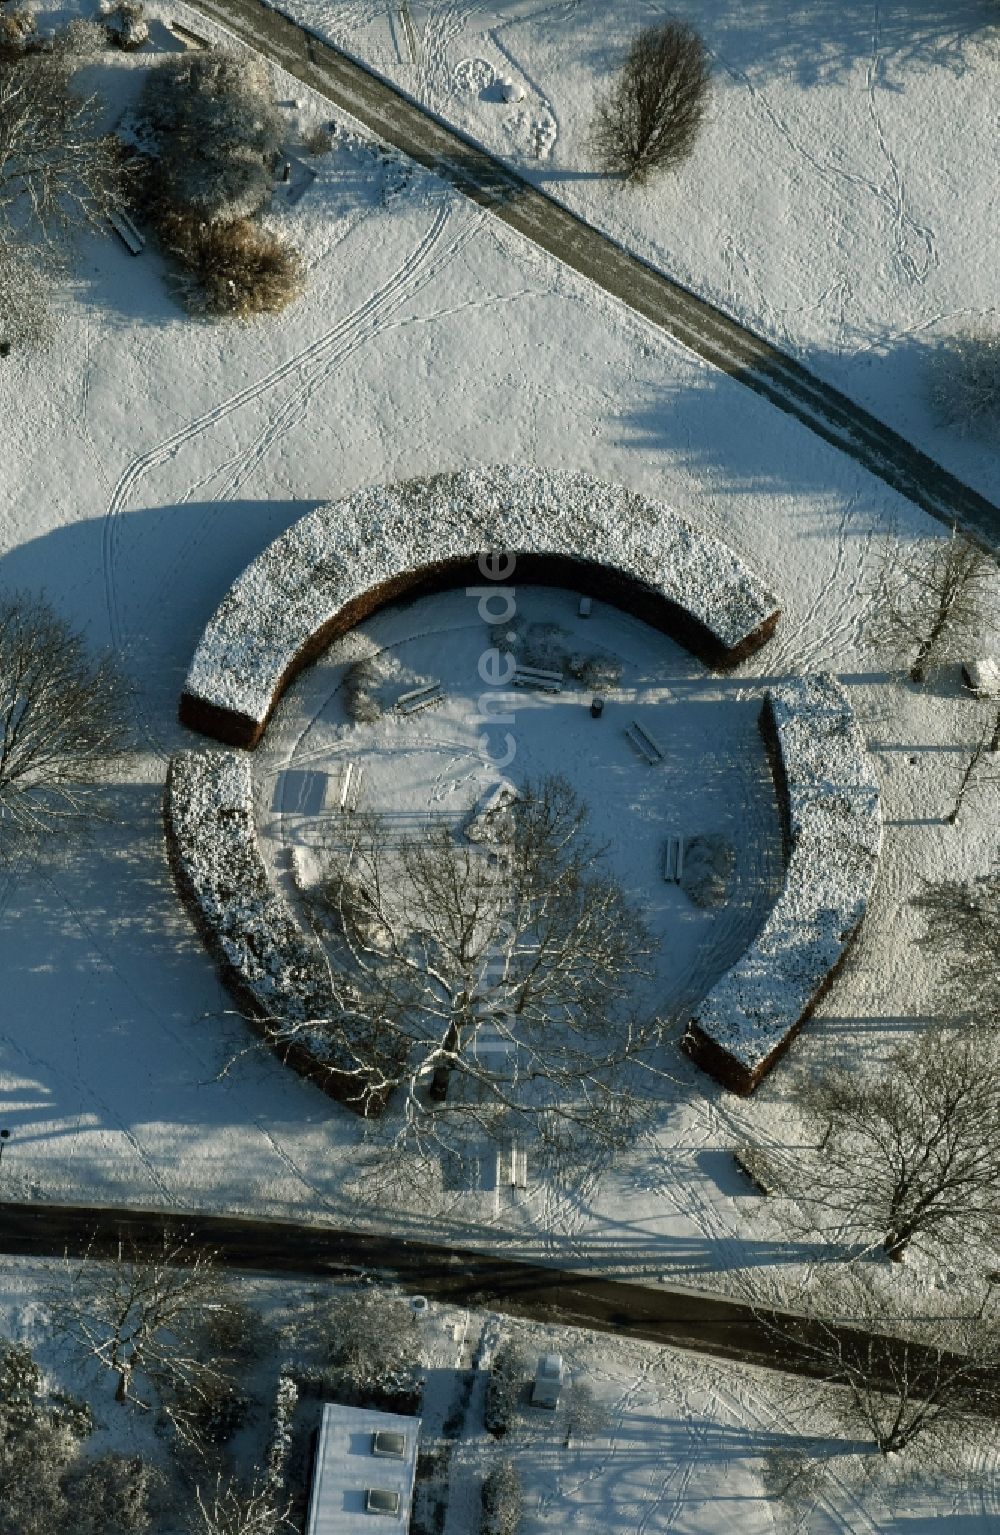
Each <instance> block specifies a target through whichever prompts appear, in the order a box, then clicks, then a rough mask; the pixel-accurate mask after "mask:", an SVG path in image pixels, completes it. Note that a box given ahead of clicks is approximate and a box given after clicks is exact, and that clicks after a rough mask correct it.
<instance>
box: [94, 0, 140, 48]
mask: <svg viewBox="0 0 1000 1535" xmlns="http://www.w3.org/2000/svg"><path fill="white" fill-rule="evenodd" d="M103 14H104V15H106V17H107V30H108V36H109V37H110V38H111V39H112V41H113V42H114V43H115V44H116V45H117V46H118V47H119V48H124V49H125V50H126V51H127V52H128V51H131V50H132V49H133V48H141V47H142V45H143V43H145V42H147V41H148V39H149V23H148V22H147V20H146V10H145V6H143V5H142V3H141V0H118V4H117V5H112V6H111V7H110V9H109V10H107V11H105V12H104V13H103Z"/></svg>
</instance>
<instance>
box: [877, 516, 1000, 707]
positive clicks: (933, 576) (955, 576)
mask: <svg viewBox="0 0 1000 1535" xmlns="http://www.w3.org/2000/svg"><path fill="white" fill-rule="evenodd" d="M997 573H998V572H997V563H996V560H995V559H994V558H993V557H992V556H991V555H990V554H987V553H986V552H985V550H983V549H980V548H979V547H978V545H976V544H974V543H972V542H971V541H970V540H969V539H967V538H963V537H962V535H961V534H960V533H959V532H958V531H957V529H953V530H952V534H951V537H950V538H948V539H934V540H933V541H930V542H925V543H919V544H916V545H914V546H913V548H911V549H907V548H904V547H903V546H901V545H900V544H899V543H898V542H896V541H895V540H892V541H890V542H889V543H888V544H887V545H886V546H885V548H884V550H883V558H882V571H881V578H880V587H879V593H878V596H879V601H880V603H881V604H882V607H881V609H880V611H879V612H878V613H877V614H876V616H875V617H874V618H873V619H872V621H871V623H870V625H869V633H870V635H871V638H872V639H873V640H874V641H875V643H876V644H878V645H881V646H883V647H884V648H885V649H886V650H887V651H888V652H889V653H890V654H891V655H894V656H898V657H900V658H901V659H908V660H909V662H910V678H911V680H912V681H913V682H924V681H926V679H927V675H928V673H929V672H931V671H933V670H935V669H936V668H938V667H940V666H943V665H945V664H946V663H947V662H949V661H955V660H959V659H961V658H962V657H964V656H967V655H970V654H977V653H978V652H979V649H980V646H981V644H982V639H983V632H984V629H985V626H986V615H987V611H988V599H989V596H990V592H991V589H993V588H995V585H996V581H997Z"/></svg>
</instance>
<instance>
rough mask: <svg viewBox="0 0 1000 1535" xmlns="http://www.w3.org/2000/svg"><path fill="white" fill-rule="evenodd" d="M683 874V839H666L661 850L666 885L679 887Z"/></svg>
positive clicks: (671, 837)
mask: <svg viewBox="0 0 1000 1535" xmlns="http://www.w3.org/2000/svg"><path fill="white" fill-rule="evenodd" d="M683 873H684V838H683V837H673V836H670V837H668V838H667V840H666V842H665V844H664V848H663V878H664V879H665V880H666V881H667V883H668V884H672V885H679V884H680V882H681V875H682V874H683Z"/></svg>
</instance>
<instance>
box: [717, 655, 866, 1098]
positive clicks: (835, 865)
mask: <svg viewBox="0 0 1000 1535" xmlns="http://www.w3.org/2000/svg"><path fill="white" fill-rule="evenodd" d="M764 708H765V709H770V711H771V717H772V719H773V722H774V727H775V731H776V734H777V741H778V749H779V751H780V755H781V763H782V768H783V775H784V780H785V785H786V788H787V810H788V824H789V837H790V856H789V862H788V868H787V871H786V874H785V884H784V888H783V890H782V892H781V895H780V897H779V898H778V901H777V903H776V904H775V906H774V908H773V910H772V912H771V914H770V916H769V917H768V919H767V922H766V923H765V924H764V927H763V929H762V930H761V932H760V934H759V936H758V937H757V939H756V941H755V942H754V943H753V944H752V945H751V947H750V948H749V949H748V950H747V952H746V954H744V955H743V957H742V958H741V959H740V960H739V961H738V962H737V963H736V964H735V965H734V966H733V967H732V969H731V970H729V971H728V972H727V973H726V974H725V975H724V976H723V977H722V979H721V980H720V981H719V982H718V984H717V985H716V986H714V987H713V988H712V990H711V991H710V992H709V994H708V996H707V997H706V998H705V1001H704V1002H703V1003H702V1005H701V1007H700V1008H699V1010H698V1015H697V1020H696V1021H697V1024H698V1026H699V1028H700V1029H701V1031H702V1033H703V1034H706V1035H708V1036H709V1037H710V1038H711V1039H713V1040H715V1041H716V1043H717V1044H719V1045H720V1046H721V1047H722V1048H723V1049H724V1050H726V1051H727V1052H728V1054H729V1055H731V1056H733V1057H734V1058H735V1059H736V1060H738V1061H739V1062H740V1063H741V1064H742V1065H744V1066H745V1067H746V1068H747V1069H748V1070H750V1071H753V1070H754V1069H755V1068H756V1067H757V1066H759V1065H760V1063H761V1062H762V1061H763V1060H765V1059H766V1058H767V1057H768V1056H769V1055H770V1054H771V1052H772V1050H774V1049H775V1048H776V1046H777V1045H779V1044H780V1043H781V1041H782V1040H783V1039H784V1037H785V1035H786V1034H787V1033H788V1031H789V1029H791V1028H792V1027H793V1026H794V1025H795V1024H796V1023H798V1022H799V1020H800V1019H801V1017H802V1016H803V1014H804V1013H805V1012H806V1010H807V1008H808V1006H809V1004H810V1003H811V1002H812V1001H813V1000H814V998H815V997H816V994H817V992H818V991H819V989H820V987H821V986H822V984H823V982H824V980H825V979H826V978H827V976H828V975H829V973H830V971H831V970H833V968H834V967H835V965H836V964H837V963H838V961H839V960H840V958H841V956H842V955H843V952H844V949H845V946H846V944H847V943H848V941H849V940H850V938H851V937H852V935H853V934H854V932H855V930H856V929H857V927H858V925H859V924H860V922H861V920H862V918H863V916H864V914H865V910H866V908H867V905H868V899H869V896H870V893H871V888H872V883H873V881H874V878H875V870H876V867H877V864H878V857H879V851H880V848H881V842H882V812H881V806H880V803H879V791H878V785H877V783H876V781H875V777H874V774H873V772H872V768H871V763H870V760H869V758H868V755H867V753H866V751H865V748H864V744H863V742H862V740H861V737H860V734H859V732H858V730H857V727H856V725H855V723H854V715H853V713H852V711H851V708H850V705H849V704H848V702H847V698H846V695H845V694H844V692H843V689H842V688H841V687H840V686H839V685H838V684H837V683H836V682H835V681H834V679H833V678H832V677H831V676H829V675H826V674H821V675H819V676H816V677H801V678H796V679H794V680H793V681H790V682H787V683H784V684H782V685H781V686H780V687H775V688H772V689H770V690H769V691H768V694H767V700H766V702H765V705H764Z"/></svg>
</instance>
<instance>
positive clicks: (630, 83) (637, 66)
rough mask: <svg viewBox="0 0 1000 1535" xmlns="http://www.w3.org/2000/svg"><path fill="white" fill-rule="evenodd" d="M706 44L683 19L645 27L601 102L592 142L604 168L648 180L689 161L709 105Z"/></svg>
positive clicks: (636, 180)
mask: <svg viewBox="0 0 1000 1535" xmlns="http://www.w3.org/2000/svg"><path fill="white" fill-rule="evenodd" d="M709 77H710V72H709V63H708V54H707V52H706V51H705V45H704V43H703V42H702V40H701V38H700V37H699V36H698V34H697V32H696V31H695V30H694V28H693V27H690V26H688V25H687V23H686V22H683V21H676V20H671V21H665V22H662V23H660V24H659V25H657V26H652V27H645V28H643V30H642V31H641V32H639V33H637V34H636V36H635V37H634V38H633V40H632V43H631V44H630V46H629V50H628V53H627V55H626V58H625V62H624V64H623V65H622V67H621V70H620V71H619V73H618V75H617V77H616V79H615V80H614V82H613V84H612V85H611V87H610V90H609V91H608V93H607V94H606V95H605V96H604V97H603V98H601V99H599V100H598V103H597V107H596V110H595V113H594V122H593V127H592V129H591V142H592V144H593V147H594V150H595V151H596V153H597V156H598V158H599V160H600V162H601V164H602V165H603V167H604V169H605V170H608V171H610V172H612V173H613V174H615V175H621V176H624V178H625V179H626V181H635V182H641V181H644V180H645V179H646V178H647V177H648V176H649V175H650V173H651V172H653V171H656V170H667V169H669V167H671V166H673V165H677V164H678V163H679V162H680V161H681V160H683V159H685V158H686V157H687V156H688V155H689V154H690V153H691V150H692V148H693V146H694V141H695V139H696V138H697V136H698V129H699V128H700V126H701V122H702V119H703V117H704V115H705V109H706V106H707V103H708V84H709Z"/></svg>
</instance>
